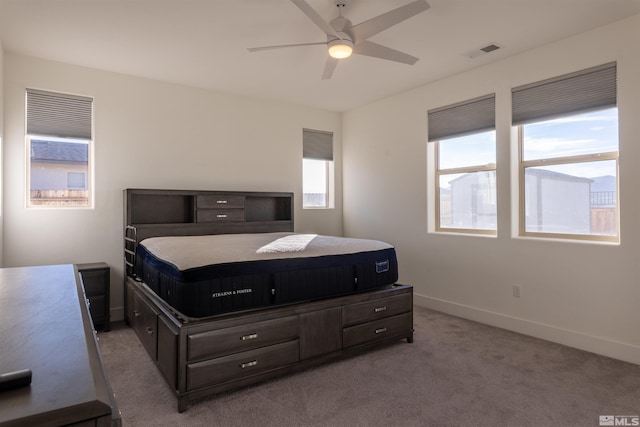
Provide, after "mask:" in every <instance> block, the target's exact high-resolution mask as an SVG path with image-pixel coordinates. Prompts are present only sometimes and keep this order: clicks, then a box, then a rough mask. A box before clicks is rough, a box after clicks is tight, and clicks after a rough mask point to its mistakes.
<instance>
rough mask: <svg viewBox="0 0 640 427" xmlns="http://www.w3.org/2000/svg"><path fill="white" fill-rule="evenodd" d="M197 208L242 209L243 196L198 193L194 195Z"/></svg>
mask: <svg viewBox="0 0 640 427" xmlns="http://www.w3.org/2000/svg"><path fill="white" fill-rule="evenodd" d="M196 207H197V208H198V209H243V208H244V196H235V195H224V194H214V195H199V196H197V197H196Z"/></svg>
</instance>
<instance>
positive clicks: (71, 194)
mask: <svg viewBox="0 0 640 427" xmlns="http://www.w3.org/2000/svg"><path fill="white" fill-rule="evenodd" d="M30 204H31V206H89V190H31V199H30Z"/></svg>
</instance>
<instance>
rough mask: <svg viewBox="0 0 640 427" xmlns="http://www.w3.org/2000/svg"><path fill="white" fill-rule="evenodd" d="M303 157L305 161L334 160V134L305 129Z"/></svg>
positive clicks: (303, 133)
mask: <svg viewBox="0 0 640 427" xmlns="http://www.w3.org/2000/svg"><path fill="white" fill-rule="evenodd" d="M302 157H303V158H305V159H316V160H333V132H324V131H320V130H311V129H303V130H302Z"/></svg>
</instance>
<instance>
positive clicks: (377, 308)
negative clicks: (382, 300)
mask: <svg viewBox="0 0 640 427" xmlns="http://www.w3.org/2000/svg"><path fill="white" fill-rule="evenodd" d="M386 309H387V306H386V305H383V306H382V307H376V308H374V309H373V311H374V313H380V312H381V311H385V310H386Z"/></svg>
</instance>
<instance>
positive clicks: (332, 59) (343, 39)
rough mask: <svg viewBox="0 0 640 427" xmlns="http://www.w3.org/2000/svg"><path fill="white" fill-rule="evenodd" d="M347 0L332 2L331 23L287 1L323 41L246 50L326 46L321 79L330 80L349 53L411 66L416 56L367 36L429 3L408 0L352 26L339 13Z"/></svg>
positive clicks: (299, 2)
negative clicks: (324, 37) (321, 34)
mask: <svg viewBox="0 0 640 427" xmlns="http://www.w3.org/2000/svg"><path fill="white" fill-rule="evenodd" d="M350 1H351V0H335V4H336V6H337V7H338V16H337V17H336V18H334V19H333V20H331V22H328V23H327V21H325V20H324V19H323V18H322V17H321V16H320V15H319V14H318V13H317V12H316V11H315V10H313V8H311V6H309V4H308V3H307V2H306V1H305V0H291V2H292V3H293V4H294V5H296V6H297V7H298V8H299V9H300V10H301V11H302V12H303V13H304V14H305V15H307V17H308V18H309V19H311V20H312V21H313V23H314V24H316V25H317V26H318V27H319V28H320V29H321V30H322V31H323V32H324V33H325V34H326V35H327V41H326V42H317V43H298V44H285V45H278V46H263V47H251V48H249V49H248V50H249V51H250V52H257V51H261V50H270V49H280V48H286V47H297V46H312V45H321V44H323V45H327V47H328V49H329V56H328V57H327V62H326V65H325V67H324V72H323V73H322V79H323V80H326V79H330V78H331V76H332V75H333V71H334V70H335V68H336V65H338V61H339V60H340V59H344V58H348V57H349V56H351V54H352V53H356V54H358V55H366V56H372V57H375V58H380V59H386V60H388V61H395V62H401V63H403V64H409V65H413V64H415V63H416V62H417V61H418V59H419V58H416V57H415V56H411V55H409V54H406V53H404V52H400V51H399V50H395V49H391V48H389V47H386V46H382V45H380V44H378V43H374V42H372V41H369V40H367V39H368V38H369V37H372V36H374V35H376V34H378V33H380V32H382V31H384V30H386V29H387V28H389V27H392V26H394V25H396V24H398V23H400V22H402V21H405V20H407V19H409V18H411V17H412V16H414V15H417V14H418V13H420V12H424V11H425V10H427V9H429V8H430V7H431V6H429V3H427V2H426V0H415V1H412V2H411V3H408V4H406V5H404V6H400V7H398V8H396V9H393V10H391V11H389V12H386V13H383V14H382V15H378V16H376V17H375V18H371V19H369V20H368V21H364V22H361V23H360V24H357V25H353V24H352V23H351V21H349V20H348V19H347V18H345V17H344V16H342V9H343V8H344V7H345V6H347V4H349V2H350Z"/></svg>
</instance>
